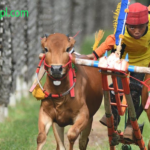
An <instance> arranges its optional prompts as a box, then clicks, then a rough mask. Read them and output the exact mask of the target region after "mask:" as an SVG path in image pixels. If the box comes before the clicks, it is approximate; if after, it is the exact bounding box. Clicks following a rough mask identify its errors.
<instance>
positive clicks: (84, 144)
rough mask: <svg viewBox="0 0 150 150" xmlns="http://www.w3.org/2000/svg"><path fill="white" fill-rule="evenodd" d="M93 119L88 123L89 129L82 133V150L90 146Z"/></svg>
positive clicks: (80, 142) (80, 141)
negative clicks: (89, 137)
mask: <svg viewBox="0 0 150 150" xmlns="http://www.w3.org/2000/svg"><path fill="white" fill-rule="evenodd" d="M92 122H93V118H91V119H90V120H89V122H88V125H87V127H86V128H85V129H84V130H83V131H82V132H81V135H80V139H79V148H80V150H86V147H87V144H88V141H89V139H88V136H89V134H90V132H91V127H92Z"/></svg>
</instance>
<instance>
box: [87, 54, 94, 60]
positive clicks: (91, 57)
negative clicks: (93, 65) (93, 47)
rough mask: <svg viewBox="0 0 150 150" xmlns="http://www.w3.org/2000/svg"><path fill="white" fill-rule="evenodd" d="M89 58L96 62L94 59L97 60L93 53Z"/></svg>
mask: <svg viewBox="0 0 150 150" xmlns="http://www.w3.org/2000/svg"><path fill="white" fill-rule="evenodd" d="M87 57H88V59H91V60H94V59H95V56H94V54H93V53H92V54H88V55H87Z"/></svg>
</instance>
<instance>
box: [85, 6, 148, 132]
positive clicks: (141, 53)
mask: <svg viewBox="0 0 150 150" xmlns="http://www.w3.org/2000/svg"><path fill="white" fill-rule="evenodd" d="M149 8H150V6H149ZM149 8H147V7H146V6H144V5H142V4H141V3H133V4H131V5H130V6H129V12H128V15H127V19H126V27H125V34H124V38H123V40H122V50H121V58H123V59H124V58H125V56H126V54H127V53H128V55H129V64H130V65H135V66H144V67H148V66H149V62H150V14H148V13H150V9H149ZM114 45H115V35H114V34H112V35H109V36H108V37H107V38H106V40H105V41H104V42H103V43H102V44H101V45H100V46H99V47H98V48H97V49H96V50H95V51H93V53H92V54H89V55H87V56H88V57H89V59H94V58H95V57H96V58H99V57H101V56H102V55H103V54H104V53H105V52H106V51H107V50H111V51H112V52H114V51H115V48H114ZM130 75H131V76H133V77H134V78H137V79H138V80H141V81H143V79H144V76H145V74H141V73H131V74H130ZM112 86H113V85H112V84H111V85H110V87H112ZM118 87H119V88H122V84H121V80H119V79H118ZM130 92H131V96H132V100H133V103H134V107H135V111H136V116H137V119H138V118H139V116H140V114H141V113H142V110H143V108H142V106H140V96H141V92H142V84H141V83H139V82H138V81H136V80H134V79H132V78H130ZM110 96H111V101H112V102H115V95H114V93H112V91H111V92H110ZM121 97H122V96H121ZM112 113H113V116H114V125H115V126H118V124H119V122H120V116H119V115H118V111H117V108H116V106H112ZM105 118H106V117H105V116H103V118H102V119H101V120H100V122H101V123H103V124H105V125H107V124H106V119H105ZM128 127H130V128H131V124H130V121H129V120H128V122H127V127H126V129H125V130H126V131H129V130H128V129H129V128H128ZM124 133H125V132H124Z"/></svg>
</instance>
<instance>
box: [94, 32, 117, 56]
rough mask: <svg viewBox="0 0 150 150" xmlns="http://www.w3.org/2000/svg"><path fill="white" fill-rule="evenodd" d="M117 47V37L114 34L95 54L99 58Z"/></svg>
mask: <svg viewBox="0 0 150 150" xmlns="http://www.w3.org/2000/svg"><path fill="white" fill-rule="evenodd" d="M114 45H115V36H114V34H111V35H109V36H108V37H107V38H106V40H105V41H104V42H103V43H102V44H101V45H100V46H99V47H98V48H97V49H95V51H93V53H94V54H95V56H96V57H97V59H98V58H99V57H101V56H102V55H103V54H104V53H105V52H106V51H107V50H108V51H109V50H112V49H113V48H114Z"/></svg>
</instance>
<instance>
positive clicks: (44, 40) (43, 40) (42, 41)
mask: <svg viewBox="0 0 150 150" xmlns="http://www.w3.org/2000/svg"><path fill="white" fill-rule="evenodd" d="M45 42H46V37H43V38H42V40H41V45H42V47H44V43H45Z"/></svg>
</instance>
